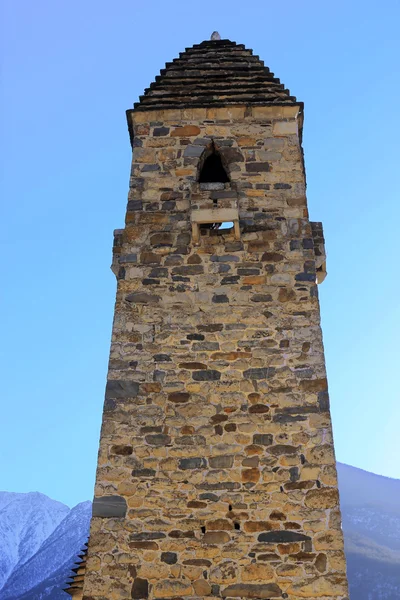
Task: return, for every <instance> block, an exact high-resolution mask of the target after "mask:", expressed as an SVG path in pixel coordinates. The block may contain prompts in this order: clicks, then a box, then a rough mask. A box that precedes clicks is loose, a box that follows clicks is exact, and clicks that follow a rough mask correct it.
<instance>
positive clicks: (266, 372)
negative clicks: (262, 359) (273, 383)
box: [243, 367, 275, 379]
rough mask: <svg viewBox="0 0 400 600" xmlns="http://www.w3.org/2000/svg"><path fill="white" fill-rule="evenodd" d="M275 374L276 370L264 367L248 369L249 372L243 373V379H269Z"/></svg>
mask: <svg viewBox="0 0 400 600" xmlns="http://www.w3.org/2000/svg"><path fill="white" fill-rule="evenodd" d="M274 373H275V369H274V368H273V367H265V368H264V367H263V368H259V369H254V368H253V369H247V371H244V372H243V377H245V378H246V379H268V378H269V377H272V376H273V375H274Z"/></svg>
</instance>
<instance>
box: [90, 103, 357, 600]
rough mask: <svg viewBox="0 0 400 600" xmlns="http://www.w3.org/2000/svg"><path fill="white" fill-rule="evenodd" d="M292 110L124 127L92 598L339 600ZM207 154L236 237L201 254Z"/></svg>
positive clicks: (191, 113)
mask: <svg viewBox="0 0 400 600" xmlns="http://www.w3.org/2000/svg"><path fill="white" fill-rule="evenodd" d="M297 110H298V109H297V107H292V106H288V107H265V108H263V107H253V108H246V107H241V106H237V107H230V108H227V109H191V110H181V111H174V110H169V111H164V112H155V111H153V112H135V113H133V115H132V119H133V129H134V134H135V137H134V152H133V163H132V174H131V180H130V191H129V202H128V209H127V216H126V227H125V229H123V230H119V231H118V232H117V233H116V236H115V246H114V262H113V268H114V271H115V273H116V275H117V280H118V289H117V299H116V307H115V319H114V327H113V336H112V347H111V356H110V365H109V374H108V383H107V390H106V401H105V405H104V417H103V425H102V432H101V441H100V451H99V462H98V470H97V480H96V490H95V496H96V500H95V503H94V515H95V516H94V518H93V520H92V524H91V533H90V544H89V554H88V560H87V571H86V579H85V588H84V590H85V591H84V597H85V598H86V599H87V600H89V598H90V599H91V600H105V599H117V598H136V599H140V598H150V599H158V598H185V599H186V598H191V599H193V598H205V597H207V598H210V599H212V598H221V597H223V598H240V597H243V598H270V599H272V598H289V599H290V600H298V599H300V598H324V599H325V600H328V599H331V600H333V599H335V600H344V599H345V598H347V593H348V592H347V583H346V576H345V558H344V552H343V538H342V532H341V522H340V521H341V520H340V512H339V506H338V491H337V479H336V468H335V457H334V451H333V441H332V431H331V421H330V414H329V402H328V391H327V380H326V372H325V363H324V351H323V345H322V337H321V329H320V313H319V303H318V292H317V286H316V267H315V253H314V245H313V237H312V230H311V225H310V221H309V218H308V212H307V205H306V196H305V180H304V172H303V164H302V155H301V148H300V143H299V138H298V120H297V118H296V117H297ZM211 140H214V143H215V146H216V147H217V149H218V150H219V151H220V152H221V155H222V156H223V159H224V164H227V165H228V170H229V176H230V179H231V183H230V184H227V187H226V189H225V190H224V191H222V192H219V193H220V194H221V193H222V194H223V193H224V192H225V199H228V200H229V201H230V202H232V201H233V200H232V197H233V199H234V202H237V203H238V206H239V213H240V229H241V239H240V240H237V239H235V237H234V233H233V232H232V231H231V230H229V231H223V230H222V231H221V230H218V231H214V230H210V229H208V230H204V231H203V232H202V236H201V241H200V243H199V245H197V246H194V245H193V244H192V239H191V223H190V213H191V208H192V207H193V206H198V201H199V196H198V192H199V190H198V184H197V183H196V177H197V171H198V164H199V160H200V158H201V155H202V153H203V151H204V149H205V148H206V147H207V146H208V145H209V144H210V142H211ZM230 193H231V196H229V194H230ZM196 194H197V195H196ZM216 194H217V192H216ZM232 195H233V196H232ZM216 200H217V202H220V201H222V202H223V200H224V196H223V195H222V196H221V195H220V196H218V194H217V197H216Z"/></svg>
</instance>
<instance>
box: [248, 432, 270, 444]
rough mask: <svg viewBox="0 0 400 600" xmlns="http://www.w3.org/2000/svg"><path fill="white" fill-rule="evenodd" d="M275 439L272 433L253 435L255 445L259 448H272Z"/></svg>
mask: <svg viewBox="0 0 400 600" xmlns="http://www.w3.org/2000/svg"><path fill="white" fill-rule="evenodd" d="M272 441H273V437H272V435H271V434H270V433H255V434H254V435H253V444H256V445H257V446H271V444H272Z"/></svg>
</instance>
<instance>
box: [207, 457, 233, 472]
mask: <svg viewBox="0 0 400 600" xmlns="http://www.w3.org/2000/svg"><path fill="white" fill-rule="evenodd" d="M233 460H234V457H233V456H212V457H211V458H209V459H208V462H209V463H210V467H211V468H213V469H230V468H231V467H232V466H233Z"/></svg>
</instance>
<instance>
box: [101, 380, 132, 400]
mask: <svg viewBox="0 0 400 600" xmlns="http://www.w3.org/2000/svg"><path fill="white" fill-rule="evenodd" d="M138 391H139V384H138V383H137V381H129V380H126V379H110V380H109V381H107V385H106V400H111V399H113V400H126V399H128V398H136V396H137V395H138Z"/></svg>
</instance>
